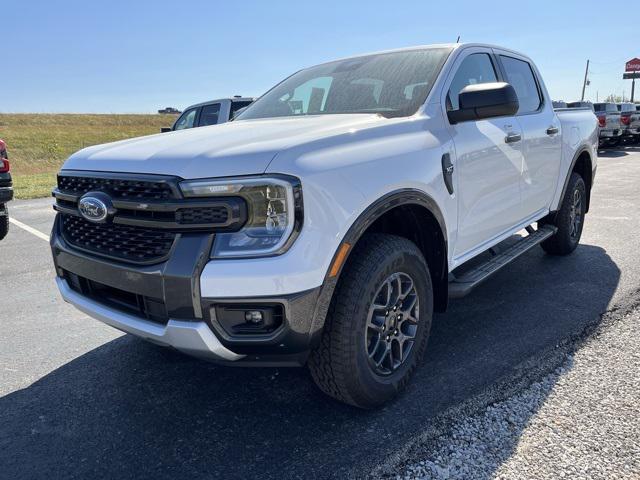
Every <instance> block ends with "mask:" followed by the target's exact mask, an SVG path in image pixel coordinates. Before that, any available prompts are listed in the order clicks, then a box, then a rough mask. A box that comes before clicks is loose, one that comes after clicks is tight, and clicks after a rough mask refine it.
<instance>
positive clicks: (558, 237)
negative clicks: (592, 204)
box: [541, 172, 587, 255]
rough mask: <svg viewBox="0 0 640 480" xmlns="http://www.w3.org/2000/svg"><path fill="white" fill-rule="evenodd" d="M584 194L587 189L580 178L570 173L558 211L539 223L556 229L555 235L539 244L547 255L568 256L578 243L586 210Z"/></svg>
mask: <svg viewBox="0 0 640 480" xmlns="http://www.w3.org/2000/svg"><path fill="white" fill-rule="evenodd" d="M586 193H587V188H586V186H585V184H584V180H583V179H582V177H581V176H580V175H578V174H577V173H576V172H573V173H571V177H570V178H569V184H568V185H567V190H566V192H565V194H564V198H563V200H562V205H561V206H560V210H558V211H557V212H556V213H555V215H553V216H552V217H551V218H549V219H548V220H546V221H544V222H541V223H543V224H547V225H554V226H555V227H557V228H558V231H557V232H556V233H555V235H553V236H552V237H549V238H548V239H547V240H545V241H544V242H542V243H541V246H542V248H543V250H544V251H545V252H547V253H548V254H551V255H568V254H570V253H571V252H573V251H574V250H575V249H576V247H577V246H578V243H580V237H581V236H582V228H583V226H584V217H585V213H586V209H587V208H586V207H587V195H586Z"/></svg>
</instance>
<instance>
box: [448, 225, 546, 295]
mask: <svg viewBox="0 0 640 480" xmlns="http://www.w3.org/2000/svg"><path fill="white" fill-rule="evenodd" d="M557 230H558V229H557V227H554V226H552V225H545V226H543V227H541V228H538V229H537V230H533V227H527V232H529V235H527V236H526V237H523V238H522V240H518V241H517V242H516V243H515V244H513V245H511V246H510V247H509V248H507V249H506V250H505V251H504V252H502V253H499V254H497V255H495V256H493V257H491V259H489V260H487V261H486V262H485V263H483V264H480V265H478V266H477V267H474V268H473V269H471V270H469V271H467V272H464V273H463V274H462V275H460V276H459V277H455V278H454V279H453V280H452V281H451V282H450V283H449V298H461V297H464V296H465V295H467V294H468V293H470V292H471V290H473V289H474V288H475V287H477V286H478V285H480V284H481V283H482V282H484V281H485V280H486V279H487V278H489V277H490V276H491V275H493V274H494V273H496V272H497V271H498V270H500V269H501V268H502V267H504V266H505V265H508V264H509V263H511V262H512V261H513V260H515V259H516V258H518V257H519V256H520V255H523V254H525V253H527V252H528V251H529V250H531V249H532V248H533V247H535V246H536V245H538V244H539V243H541V242H543V241H544V240H546V239H547V238H549V237H550V236H552V235H553V234H554V233H556V231H557Z"/></svg>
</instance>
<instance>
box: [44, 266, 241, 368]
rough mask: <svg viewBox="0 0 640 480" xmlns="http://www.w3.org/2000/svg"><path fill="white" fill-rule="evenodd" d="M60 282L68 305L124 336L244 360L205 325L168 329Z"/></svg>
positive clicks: (184, 323) (169, 324) (177, 323)
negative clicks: (130, 335)
mask: <svg viewBox="0 0 640 480" xmlns="http://www.w3.org/2000/svg"><path fill="white" fill-rule="evenodd" d="M56 282H57V284H58V289H59V290H60V294H61V295H62V298H63V299H64V301H65V302H69V303H71V304H72V305H74V306H75V307H76V308H77V309H78V310H80V311H82V312H84V313H86V314H87V315H89V316H90V317H93V318H95V319H96V320H100V321H101V322H104V323H106V324H107V325H111V326H112V327H114V328H117V329H118V330H121V331H123V332H126V333H131V334H133V335H136V336H138V337H140V338H143V339H145V340H148V341H151V342H153V343H157V344H159V345H164V346H171V347H174V348H175V349H177V350H180V351H181V352H184V353H187V354H189V355H193V356H196V357H200V358H205V359H211V360H227V361H236V360H240V359H241V358H243V357H244V355H239V354H236V353H234V352H232V351H231V350H229V349H228V348H226V347H225V346H224V345H222V343H220V341H219V340H218V338H217V337H216V336H215V335H214V334H213V332H212V331H211V329H210V328H209V326H208V325H207V324H206V323H205V322H202V321H200V322H189V321H181V320H173V319H169V321H168V322H167V324H166V325H158V324H155V323H153V322H149V321H145V320H143V319H141V318H140V317H136V316H134V315H131V314H128V313H126V312H119V311H117V310H115V309H113V308H109V307H106V306H105V305H103V304H101V303H99V302H97V301H95V300H92V299H90V298H87V297H85V296H83V295H81V294H79V293H77V292H75V291H74V290H72V289H71V287H70V286H69V284H68V283H67V281H66V280H65V279H63V278H60V277H58V278H56Z"/></svg>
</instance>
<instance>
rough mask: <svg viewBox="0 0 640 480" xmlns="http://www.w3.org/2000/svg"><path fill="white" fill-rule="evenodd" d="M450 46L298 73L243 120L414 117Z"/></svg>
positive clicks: (342, 62) (256, 104)
mask: <svg viewBox="0 0 640 480" xmlns="http://www.w3.org/2000/svg"><path fill="white" fill-rule="evenodd" d="M450 52H451V49H449V48H426V49H422V50H410V51H402V52H391V53H382V54H378V55H369V56H365V57H356V58H350V59H347V60H339V61H337V62H331V63H325V64H322V65H318V66H316V67H311V68H308V69H305V70H301V71H299V72H298V73H295V74H294V75H292V76H291V77H289V78H287V79H286V80H284V81H283V82H282V83H280V84H278V85H276V86H275V87H274V88H273V89H271V90H270V91H268V92H267V93H266V94H265V95H263V96H262V97H260V98H259V99H258V100H256V101H255V102H254V103H252V104H251V105H250V106H249V107H248V108H247V109H246V110H245V111H244V112H242V113H241V114H240V115H239V116H238V119H239V120H247V119H252V118H269V117H291V116H300V115H321V114H341V113H342V114H345V113H377V114H380V115H383V116H385V117H404V116H409V115H413V114H414V113H415V112H416V111H417V110H418V108H419V107H420V105H422V104H423V103H424V101H425V100H426V98H427V95H428V94H429V91H430V90H431V87H432V85H433V82H434V81H435V79H436V77H437V75H438V73H439V72H440V69H441V68H442V65H443V64H444V62H445V60H446V59H447V56H448V55H449V53H450Z"/></svg>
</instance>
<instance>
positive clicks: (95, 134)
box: [0, 113, 175, 198]
mask: <svg viewBox="0 0 640 480" xmlns="http://www.w3.org/2000/svg"><path fill="white" fill-rule="evenodd" d="M174 120H175V117H174V116H173V115H118V114H104V115H101V114H30V113H29V114H9V113H0V138H2V139H3V140H4V141H5V142H7V150H8V152H9V160H10V161H11V173H12V176H13V181H14V186H15V196H16V198H37V197H44V196H48V195H50V193H51V189H52V188H53V187H54V186H55V174H56V172H57V171H58V170H59V169H60V166H61V165H62V163H63V162H64V161H65V160H66V159H67V157H69V155H71V154H72V153H74V152H76V151H78V150H80V149H82V148H84V147H88V146H91V145H97V144H100V143H107V142H113V141H116V140H123V139H125V138H132V137H140V136H143V135H150V134H153V133H158V132H159V131H160V127H168V126H171V124H172V123H173V121H174Z"/></svg>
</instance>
